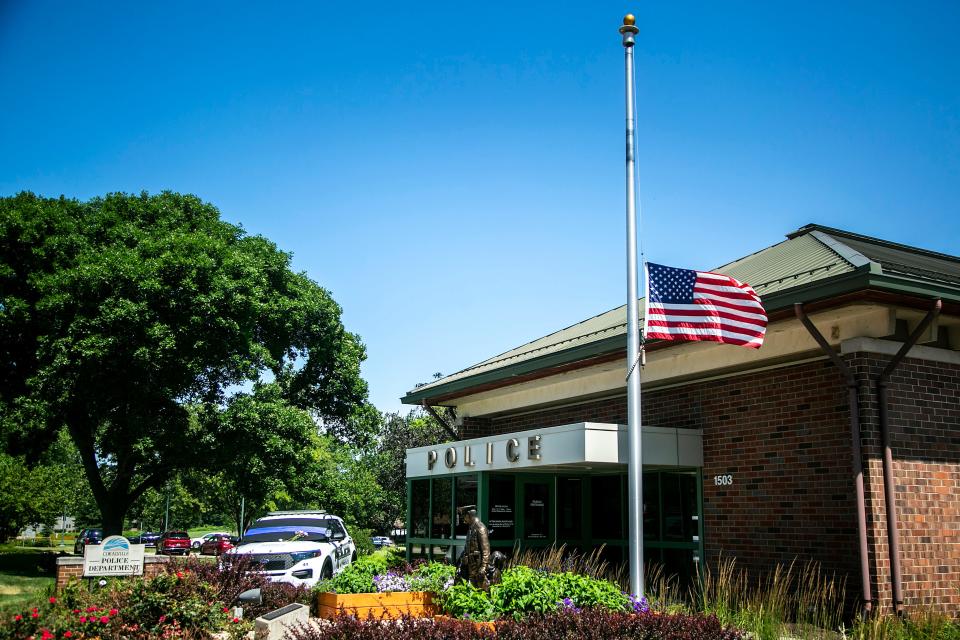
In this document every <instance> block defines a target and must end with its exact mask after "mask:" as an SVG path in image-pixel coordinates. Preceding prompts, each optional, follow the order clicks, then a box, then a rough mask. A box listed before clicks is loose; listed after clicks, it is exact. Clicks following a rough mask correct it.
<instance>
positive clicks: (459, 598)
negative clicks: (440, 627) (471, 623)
mask: <svg viewBox="0 0 960 640" xmlns="http://www.w3.org/2000/svg"><path fill="white" fill-rule="evenodd" d="M441 606H442V607H443V611H444V612H445V613H449V614H450V615H452V616H454V617H456V618H469V619H470V620H494V619H495V618H496V617H497V615H498V613H497V610H496V608H494V606H493V602H491V601H490V596H489V595H487V593H486V592H484V591H481V590H480V589H477V588H476V587H474V586H473V585H472V584H470V583H469V582H460V583H457V584H455V585H453V586H451V587H450V588H449V589H447V590H446V592H444V594H443V602H442V603H441Z"/></svg>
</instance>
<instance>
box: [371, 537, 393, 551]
mask: <svg viewBox="0 0 960 640" xmlns="http://www.w3.org/2000/svg"><path fill="white" fill-rule="evenodd" d="M370 542H372V543H373V546H374V548H376V549H382V548H383V547H392V546H393V540H391V539H390V537H389V536H373V537H372V538H370Z"/></svg>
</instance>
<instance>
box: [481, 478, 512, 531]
mask: <svg viewBox="0 0 960 640" xmlns="http://www.w3.org/2000/svg"><path fill="white" fill-rule="evenodd" d="M488 486H489V487H490V508H489V510H488V511H489V514H490V517H489V518H488V519H487V529H489V531H490V540H491V541H501V540H502V541H510V542H512V541H513V538H514V534H515V532H516V530H515V524H516V498H515V495H516V494H515V493H514V479H513V478H512V477H504V476H499V477H498V476H494V477H491V478H490V480H489V484H488Z"/></svg>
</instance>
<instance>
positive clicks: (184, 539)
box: [157, 531, 190, 556]
mask: <svg viewBox="0 0 960 640" xmlns="http://www.w3.org/2000/svg"><path fill="white" fill-rule="evenodd" d="M157 553H158V554H163V555H168V556H173V555H181V556H186V555H189V554H190V536H189V535H187V532H186V531H164V532H163V535H161V536H160V539H159V540H157Z"/></svg>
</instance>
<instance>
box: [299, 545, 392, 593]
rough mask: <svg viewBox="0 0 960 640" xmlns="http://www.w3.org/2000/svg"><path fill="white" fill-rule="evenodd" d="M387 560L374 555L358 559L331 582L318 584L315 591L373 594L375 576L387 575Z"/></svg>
mask: <svg viewBox="0 0 960 640" xmlns="http://www.w3.org/2000/svg"><path fill="white" fill-rule="evenodd" d="M386 571H387V558H386V557H385V556H384V555H382V554H377V553H375V554H373V555H369V556H363V557H360V558H357V559H356V560H355V561H354V562H352V563H351V564H350V565H348V566H347V568H346V569H344V570H343V571H341V572H340V573H338V574H337V575H335V576H334V577H333V578H331V579H329V580H324V581H322V582H319V583H317V586H316V587H314V590H315V591H329V592H333V593H372V592H373V591H375V587H374V583H373V576H375V575H377V574H382V573H386Z"/></svg>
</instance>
